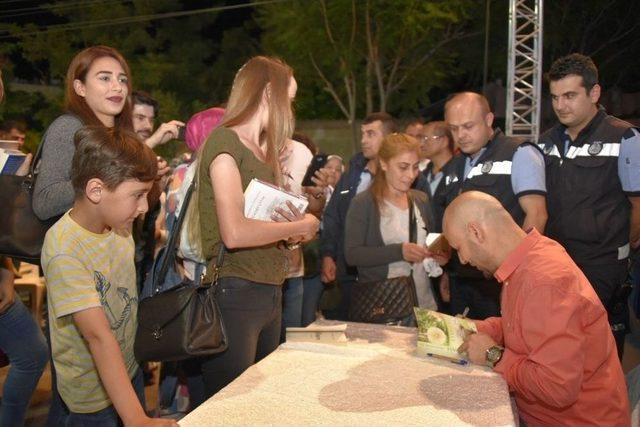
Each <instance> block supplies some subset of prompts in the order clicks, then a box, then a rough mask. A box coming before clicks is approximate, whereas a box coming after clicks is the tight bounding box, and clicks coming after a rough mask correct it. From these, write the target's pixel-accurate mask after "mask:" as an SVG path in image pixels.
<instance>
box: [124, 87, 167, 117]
mask: <svg viewBox="0 0 640 427" xmlns="http://www.w3.org/2000/svg"><path fill="white" fill-rule="evenodd" d="M131 96H132V98H133V106H134V107H135V106H136V105H139V104H141V105H150V106H152V107H153V115H154V116H155V117H158V114H159V112H160V104H158V101H156V100H155V99H154V98H153V97H152V96H151V95H149V94H148V93H147V92H143V91H141V90H134V91H133V93H132V94H131Z"/></svg>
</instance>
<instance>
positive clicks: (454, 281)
mask: <svg viewBox="0 0 640 427" xmlns="http://www.w3.org/2000/svg"><path fill="white" fill-rule="evenodd" d="M449 280H450V281H449V284H450V292H451V314H453V315H456V314H462V313H463V312H464V310H465V309H466V308H467V307H468V308H469V311H468V313H467V317H469V318H470V319H476V320H484V319H486V318H488V317H493V316H500V285H499V284H498V282H496V281H495V280H492V279H472V278H465V277H458V276H449Z"/></svg>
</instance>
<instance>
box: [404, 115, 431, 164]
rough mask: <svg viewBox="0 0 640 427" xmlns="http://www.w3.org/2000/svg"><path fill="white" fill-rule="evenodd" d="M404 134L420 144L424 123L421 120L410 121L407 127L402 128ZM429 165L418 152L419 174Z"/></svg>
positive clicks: (422, 154)
mask: <svg viewBox="0 0 640 427" xmlns="http://www.w3.org/2000/svg"><path fill="white" fill-rule="evenodd" d="M404 133H406V134H407V135H409V136H411V137H413V138H415V139H416V141H418V142H420V143H422V140H423V138H424V121H423V120H422V119H412V120H411V121H410V122H409V123H407V126H406V127H405V128H404ZM428 164H429V159H428V158H427V157H426V156H425V155H424V153H422V151H421V152H420V163H419V164H418V169H420V172H422V171H424V170H425V169H426V168H427V165H428Z"/></svg>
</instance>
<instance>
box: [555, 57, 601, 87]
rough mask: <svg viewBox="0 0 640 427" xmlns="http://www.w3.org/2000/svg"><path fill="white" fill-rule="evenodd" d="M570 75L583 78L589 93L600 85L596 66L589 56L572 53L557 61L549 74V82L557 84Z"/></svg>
mask: <svg viewBox="0 0 640 427" xmlns="http://www.w3.org/2000/svg"><path fill="white" fill-rule="evenodd" d="M570 75H575V76H580V77H582V85H583V86H584V87H585V89H587V93H589V92H590V91H591V88H593V86H594V85H596V84H598V68H597V67H596V64H594V63H593V61H592V60H591V58H589V57H588V56H585V55H582V54H579V53H572V54H571V55H567V56H563V57H562V58H558V59H556V60H555V61H554V62H553V64H551V69H549V72H548V73H547V80H548V81H550V82H555V81H558V80H560V79H564V78H565V77H567V76H570Z"/></svg>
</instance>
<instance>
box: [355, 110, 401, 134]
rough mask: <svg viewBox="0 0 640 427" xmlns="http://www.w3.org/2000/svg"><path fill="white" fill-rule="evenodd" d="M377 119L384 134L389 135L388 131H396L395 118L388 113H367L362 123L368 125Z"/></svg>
mask: <svg viewBox="0 0 640 427" xmlns="http://www.w3.org/2000/svg"><path fill="white" fill-rule="evenodd" d="M378 120H380V121H381V122H382V132H383V133H384V134H385V135H389V134H390V133H394V132H397V131H398V124H397V123H396V119H394V118H393V117H392V116H391V115H390V114H388V113H383V112H377V113H371V114H369V115H368V116H367V117H365V118H364V120H363V121H362V124H363V125H368V124H371V123H373V122H375V121H378Z"/></svg>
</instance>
